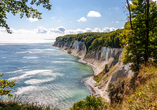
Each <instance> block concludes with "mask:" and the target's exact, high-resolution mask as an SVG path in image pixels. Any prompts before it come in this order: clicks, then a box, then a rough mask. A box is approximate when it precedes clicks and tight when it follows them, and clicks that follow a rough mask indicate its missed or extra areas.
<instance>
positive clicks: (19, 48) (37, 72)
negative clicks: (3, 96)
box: [0, 43, 93, 109]
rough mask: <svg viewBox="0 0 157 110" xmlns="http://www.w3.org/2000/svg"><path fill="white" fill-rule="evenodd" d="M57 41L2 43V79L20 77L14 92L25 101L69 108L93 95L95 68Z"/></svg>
mask: <svg viewBox="0 0 157 110" xmlns="http://www.w3.org/2000/svg"><path fill="white" fill-rule="evenodd" d="M52 44H53V43H23V44H20V43H1V44H0V74H2V73H4V75H3V76H2V77H1V78H0V79H8V80H10V81H11V80H16V85H15V86H14V87H13V88H11V93H12V94H13V95H14V96H16V97H18V98H19V99H20V100H21V101H23V102H29V103H31V102H33V103H37V104H41V105H49V106H51V107H56V108H60V109H69V107H71V106H72V105H73V103H75V102H77V101H79V100H83V99H84V98H86V96H89V95H90V91H89V90H88V88H87V87H86V86H85V84H84V80H85V79H86V78H88V77H90V76H91V75H92V74H93V71H92V68H91V67H89V66H87V65H85V64H82V63H79V62H78V58H77V57H75V56H73V55H70V54H68V53H66V52H65V51H63V50H60V49H58V48H56V47H52Z"/></svg>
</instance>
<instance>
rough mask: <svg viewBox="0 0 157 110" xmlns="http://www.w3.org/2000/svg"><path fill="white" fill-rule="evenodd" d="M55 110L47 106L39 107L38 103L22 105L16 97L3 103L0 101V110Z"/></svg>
mask: <svg viewBox="0 0 157 110" xmlns="http://www.w3.org/2000/svg"><path fill="white" fill-rule="evenodd" d="M56 109H57V108H54V109H52V108H50V107H49V106H45V105H40V104H38V103H26V102H25V103H24V102H22V101H21V100H20V99H19V98H18V97H16V96H15V97H14V98H13V99H12V100H9V101H3V100H2V99H0V110H56Z"/></svg>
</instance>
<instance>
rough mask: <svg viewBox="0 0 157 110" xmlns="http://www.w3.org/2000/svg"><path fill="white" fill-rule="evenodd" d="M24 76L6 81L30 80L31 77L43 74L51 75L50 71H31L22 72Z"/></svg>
mask: <svg viewBox="0 0 157 110" xmlns="http://www.w3.org/2000/svg"><path fill="white" fill-rule="evenodd" d="M24 73H25V74H23V75H21V76H18V77H13V78H9V79H8V80H17V79H24V78H30V77H32V76H33V75H36V74H44V73H52V71H51V70H32V71H27V72H24Z"/></svg>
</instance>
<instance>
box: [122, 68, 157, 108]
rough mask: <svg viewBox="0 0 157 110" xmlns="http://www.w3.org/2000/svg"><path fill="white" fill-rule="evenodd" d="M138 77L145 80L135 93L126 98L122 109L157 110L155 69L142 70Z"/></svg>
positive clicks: (156, 70) (156, 73) (156, 69)
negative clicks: (142, 77) (140, 76)
mask: <svg viewBox="0 0 157 110" xmlns="http://www.w3.org/2000/svg"><path fill="white" fill-rule="evenodd" d="M139 75H142V76H144V77H145V78H146V80H145V82H144V83H143V84H141V85H139V86H138V87H137V89H136V91H135V92H134V93H133V94H132V95H130V96H128V97H126V99H125V101H124V104H123V108H129V109H130V110H157V68H156V67H154V66H151V67H146V68H143V69H142V71H140V73H139Z"/></svg>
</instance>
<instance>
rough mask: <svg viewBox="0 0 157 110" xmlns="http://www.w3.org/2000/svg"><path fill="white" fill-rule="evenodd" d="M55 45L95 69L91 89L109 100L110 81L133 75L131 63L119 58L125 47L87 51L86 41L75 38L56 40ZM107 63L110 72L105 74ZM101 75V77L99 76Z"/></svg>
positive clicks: (90, 82) (90, 83) (89, 83)
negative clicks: (125, 62) (124, 63)
mask: <svg viewBox="0 0 157 110" xmlns="http://www.w3.org/2000/svg"><path fill="white" fill-rule="evenodd" d="M53 46H55V47H58V48H60V49H62V50H65V51H67V52H68V53H70V54H73V55H75V56H78V57H79V58H80V60H79V61H81V62H83V63H86V64H88V65H89V66H91V67H92V68H93V70H94V77H93V78H92V80H91V79H90V80H91V81H88V80H87V81H86V82H88V83H87V85H89V86H90V88H89V89H91V87H92V89H94V90H95V91H98V92H94V93H92V94H93V95H96V94H100V95H101V96H102V97H104V98H105V99H107V100H108V98H107V97H108V94H107V92H106V90H107V86H108V84H109V83H110V82H116V81H117V79H118V78H122V77H131V76H132V75H133V72H132V71H131V70H130V67H129V65H123V64H122V62H120V61H119V59H120V58H121V57H122V54H123V53H122V51H123V48H108V47H101V48H100V49H99V50H98V49H95V50H92V51H90V52H88V53H87V48H86V45H85V43H84V42H81V41H77V40H75V41H74V42H72V41H67V42H65V41H56V42H54V45H53ZM105 65H108V68H109V72H108V73H106V74H104V73H103V70H104V68H105ZM100 76H101V78H99V77H100ZM95 77H98V78H99V81H98V82H96V81H94V78H95ZM91 92H92V91H91Z"/></svg>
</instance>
